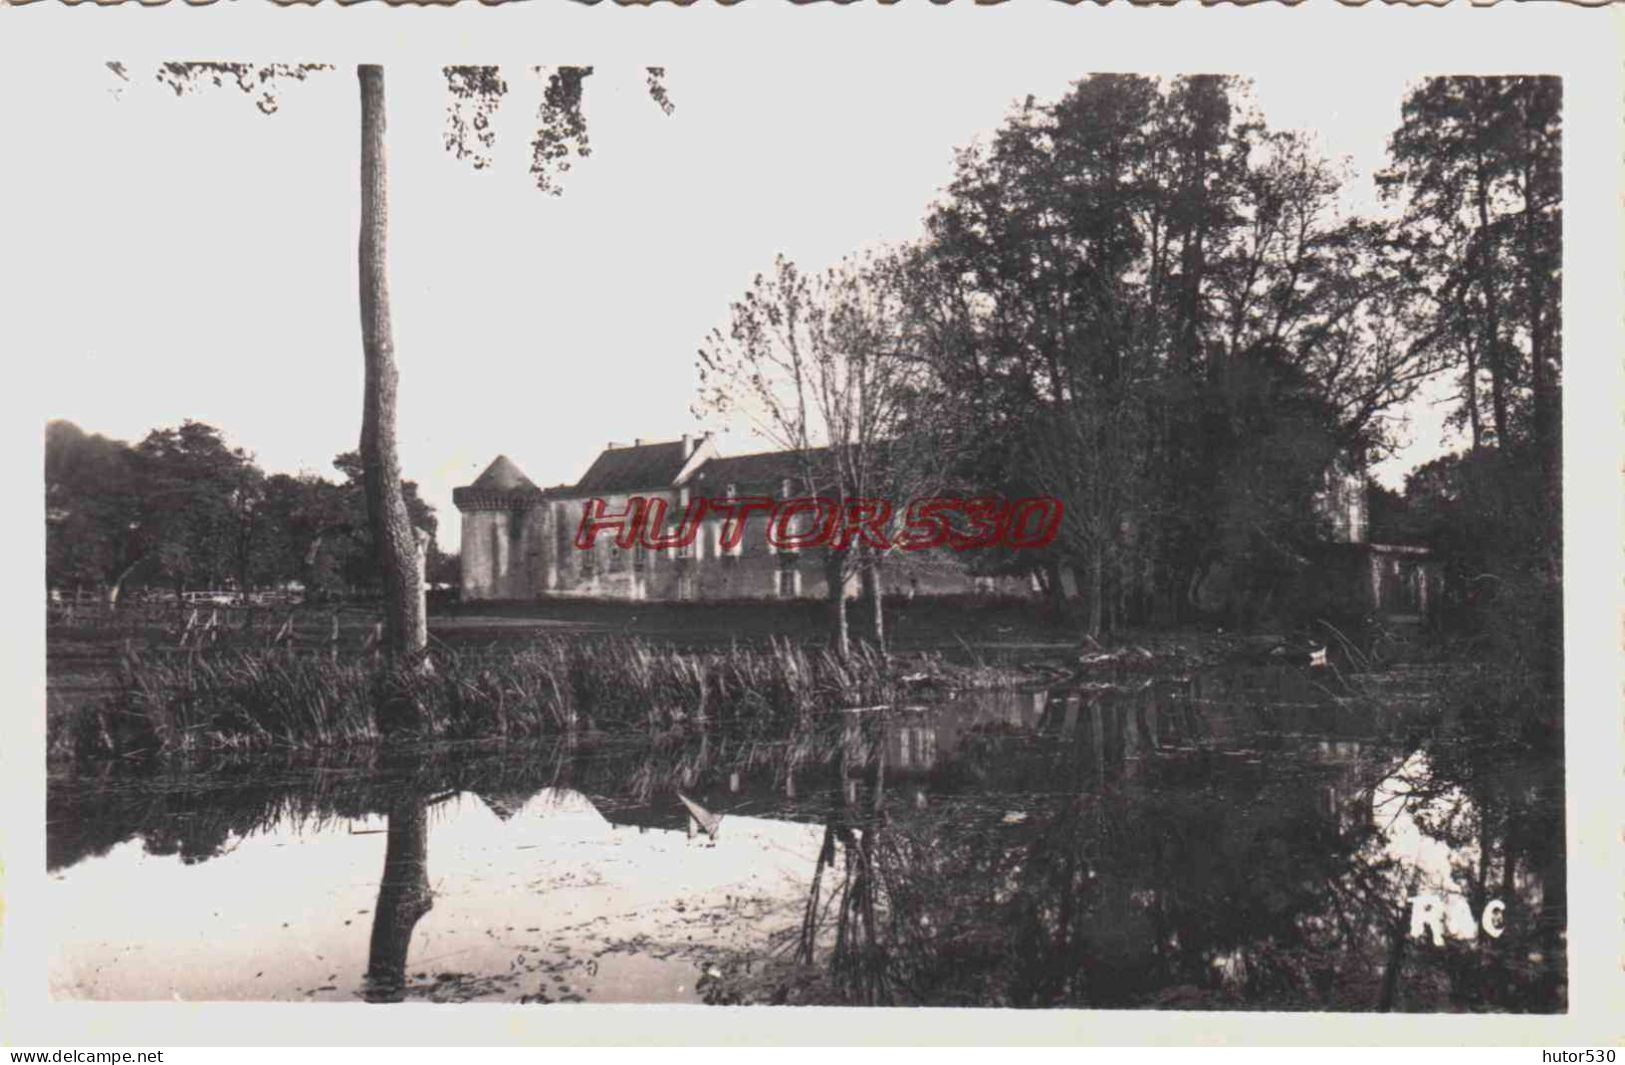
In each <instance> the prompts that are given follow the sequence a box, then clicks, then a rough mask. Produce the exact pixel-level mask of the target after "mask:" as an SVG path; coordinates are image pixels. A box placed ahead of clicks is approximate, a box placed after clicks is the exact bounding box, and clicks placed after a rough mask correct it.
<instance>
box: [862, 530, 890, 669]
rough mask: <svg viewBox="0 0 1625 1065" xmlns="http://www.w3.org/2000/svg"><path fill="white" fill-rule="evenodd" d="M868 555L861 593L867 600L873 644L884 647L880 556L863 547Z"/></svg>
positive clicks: (884, 634)
mask: <svg viewBox="0 0 1625 1065" xmlns="http://www.w3.org/2000/svg"><path fill="white" fill-rule="evenodd" d="M864 551H865V552H866V554H867V555H868V557H867V558H866V559H865V560H864V561H865V565H864V567H863V594H864V596H865V598H867V599H868V600H869V625H870V635H871V636H873V637H874V641H875V646H876V647H877V648H879V649H880V650H881V651H884V650H885V649H886V610H885V590H884V586H883V585H882V583H881V580H880V556H879V555H878V554H876V553H875V551H874V549H873V548H865V549H864Z"/></svg>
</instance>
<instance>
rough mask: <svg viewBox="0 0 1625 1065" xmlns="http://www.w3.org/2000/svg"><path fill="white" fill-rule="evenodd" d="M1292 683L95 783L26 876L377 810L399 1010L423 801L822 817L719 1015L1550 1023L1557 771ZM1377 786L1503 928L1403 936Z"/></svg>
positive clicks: (1557, 911)
mask: <svg viewBox="0 0 1625 1065" xmlns="http://www.w3.org/2000/svg"><path fill="white" fill-rule="evenodd" d="M1297 676H1298V678H1299V679H1297V680H1294V681H1292V682H1291V684H1292V685H1295V687H1291V686H1289V687H1286V688H1282V687H1280V686H1277V687H1275V688H1273V689H1269V690H1261V689H1259V688H1258V686H1257V684H1256V682H1255V681H1253V680H1250V679H1246V678H1240V679H1235V680H1223V679H1218V680H1215V679H1213V678H1205V677H1204V678H1200V679H1198V680H1197V681H1192V682H1180V683H1160V682H1159V683H1157V684H1145V685H1142V686H1139V687H1137V688H1135V689H1134V690H1132V691H1126V690H1124V689H1110V690H1074V691H1071V692H1047V693H1028V694H1020V695H1014V694H1011V693H1004V694H1002V695H999V696H998V697H997V698H994V697H992V696H990V697H989V700H991V701H989V700H984V701H982V702H977V701H975V700H966V701H965V702H964V703H963V704H961V705H960V706H958V707H957V708H954V709H951V710H945V711H944V712H943V713H941V714H938V715H934V716H932V717H924V716H922V715H919V714H909V713H896V714H891V713H867V714H852V715H831V716H830V717H828V718H827V719H825V720H823V721H821V722H818V723H816V724H814V725H811V726H808V727H807V728H805V729H803V730H801V731H798V732H796V733H794V734H791V735H788V736H784V737H779V738H777V739H773V740H768V739H763V738H760V737H758V738H753V739H750V740H739V739H736V738H731V737H729V736H726V735H723V734H716V733H712V734H706V733H698V732H696V733H686V734H680V735H663V736H657V737H645V738H643V739H640V740H637V741H608V740H601V741H587V740H582V741H580V742H577V743H571V742H560V743H554V744H547V745H538V746H534V747H526V748H509V749H505V750H502V751H497V752H494V751H491V750H477V749H471V750H466V751H448V750H444V749H442V750H439V751H435V752H427V753H425V752H420V753H416V754H403V753H398V752H397V753H392V754H388V755H386V754H384V753H383V752H361V753H352V754H350V755H347V756H344V757H342V758H340V759H338V760H337V761H332V760H324V761H321V762H318V763H314V764H312V763H307V762H303V761H300V760H288V761H286V762H283V763H280V764H274V765H273V764H268V763H266V762H264V761H263V760H261V761H257V762H255V763H253V764H252V765H247V766H221V767H217V768H216V769H215V770H214V771H212V772H203V773H200V772H196V771H195V767H194V768H193V770H192V771H186V772H179V771H177V772H174V773H173V775H170V774H168V773H164V772H156V773H155V772H149V773H146V774H141V773H133V772H129V771H122V772H118V771H114V770H111V769H110V770H108V771H107V773H106V775H105V778H104V779H78V780H75V781H66V780H56V781H53V782H52V784H51V787H50V789H49V793H48V804H49V806H50V823H51V824H50V832H49V834H48V839H49V846H48V850H49V861H50V864H51V866H52V867H53V868H57V867H60V866H63V865H70V864H72V863H74V862H76V861H79V860H81V859H83V858H84V857H86V856H89V855H93V854H99V853H103V852H105V851H106V850H107V849H108V848H109V847H111V846H113V845H115V844H117V843H119V842H121V841H124V840H130V839H139V840H140V841H141V842H142V845H143V846H144V847H145V848H146V849H147V850H148V851H149V852H152V853H156V854H177V855H179V856H180V857H181V858H182V860H184V861H202V860H207V859H208V858H210V857H212V856H214V855H217V854H220V853H222V852H223V851H225V850H226V849H229V848H230V847H231V846H234V845H235V844H236V842H237V841H239V840H241V839H242V838H244V837H246V836H250V835H253V834H254V833H257V832H260V831H264V830H266V829H268V828H270V827H271V826H273V825H279V824H280V825H287V824H296V825H297V824H303V825H306V826H309V827H316V828H319V827H322V826H324V825H325V824H326V823H327V822H329V821H332V820H335V819H353V818H362V817H371V816H377V815H384V816H386V817H387V819H388V821H387V823H388V832H389V836H388V842H387V845H386V852H387V853H386V859H385V863H384V872H383V876H382V877H381V883H380V891H379V898H378V904H377V908H376V910H375V918H374V920H375V925H374V928H373V939H372V949H371V952H370V956H369V968H368V974H367V975H368V979H367V985H366V994H367V997H369V998H372V999H375V1000H384V1001H388V1000H394V999H398V998H399V997H401V995H402V994H403V993H404V984H405V979H404V973H405V967H406V957H407V952H408V948H409V944H410V941H411V937H412V933H413V929H414V928H415V926H416V925H417V923H418V921H419V920H420V919H421V917H422V916H423V914H424V913H426V912H427V911H428V909H429V907H430V905H431V904H432V900H431V896H430V892H429V888H428V877H427V871H426V865H427V860H428V856H427V854H426V849H427V842H426V841H427V832H428V826H429V825H430V824H431V823H432V820H433V818H434V816H435V813H434V809H435V805H436V800H437V799H439V798H442V797H445V796H447V795H453V794H458V793H471V794H476V795H479V796H481V797H482V798H485V799H486V801H487V804H488V805H491V806H492V808H493V809H494V810H498V811H499V813H500V811H503V810H506V811H509V812H510V813H511V811H513V810H515V809H518V808H519V807H521V806H523V805H524V803H525V802H526V800H527V799H528V798H529V797H530V796H532V795H534V794H536V793H537V792H538V791H540V790H542V789H544V788H570V789H573V790H576V791H579V792H581V793H583V794H585V795H587V796H589V797H591V798H592V800H593V801H594V803H595V804H597V805H598V806H599V807H600V808H601V809H603V810H604V811H605V812H606V814H607V815H608V816H610V817H611V818H612V820H613V819H615V818H617V817H622V816H630V815H627V814H625V813H624V811H625V810H627V809H630V808H653V807H657V806H660V804H662V803H666V804H667V805H670V806H672V807H673V810H674V811H675V810H677V809H678V808H677V807H676V806H675V800H674V798H673V797H674V795H675V791H676V790H677V789H679V788H682V789H685V791H687V792H688V793H689V794H691V795H695V796H698V797H699V798H700V800H701V801H703V802H705V803H707V804H711V805H713V806H714V807H715V808H718V809H722V810H724V811H726V810H729V809H734V808H741V809H748V810H749V811H750V812H751V813H752V814H754V815H755V816H768V817H781V818H791V819H797V820H813V821H818V822H821V823H822V824H823V826H824V833H823V838H822V846H821V848H820V853H819V854H818V856H817V858H816V861H815V862H814V863H813V865H812V867H811V868H809V870H808V881H807V895H806V899H805V903H804V906H803V908H802V918H801V921H800V925H799V927H798V928H795V929H793V930H788V931H789V935H790V949H789V951H788V955H787V957H786V958H785V959H781V960H782V961H783V962H784V963H783V964H778V965H767V966H756V967H755V968H754V969H753V972H754V975H753V977H752V981H753V983H752V984H751V985H750V986H743V985H742V986H738V987H730V988H728V989H726V990H725V991H724V992H722V993H719V994H718V995H717V999H718V1000H719V1001H785V1002H809V1003H811V1002H819V1003H861V1004H896V1005H908V1004H934V1005H987V1004H999V1005H1011V1006H1032V1007H1036V1006H1057V1005H1076V1006H1097V1007H1120V1008H1132V1007H1180V1008H1265V1007H1268V1008H1278V1009H1440V1008H1454V1009H1473V1008H1497V1009H1539V1010H1549V1009H1558V1008H1561V1006H1562V1001H1563V993H1564V982H1563V971H1564V970H1563V960H1562V959H1563V936H1564V916H1563V907H1562V899H1563V897H1564V880H1563V850H1562V846H1563V844H1562V839H1563V833H1562V805H1563V804H1562V771H1561V763H1560V761H1559V760H1558V758H1557V756H1556V753H1555V749H1554V748H1552V747H1551V746H1550V743H1549V742H1546V743H1542V742H1536V741H1532V740H1530V739H1529V737H1527V736H1520V737H1515V739H1516V742H1508V741H1506V737H1500V738H1497V737H1496V736H1494V735H1490V736H1486V735H1484V734H1483V730H1482V729H1481V728H1479V727H1478V726H1476V725H1472V724H1471V723H1460V722H1450V721H1445V722H1442V723H1441V722H1438V721H1435V722H1433V727H1432V731H1431V732H1426V733H1424V732H1420V731H1419V730H1416V729H1415V727H1414V722H1410V723H1407V721H1406V720H1405V719H1404V718H1403V716H1402V715H1394V714H1390V713H1388V712H1387V711H1385V710H1384V709H1383V708H1382V707H1380V706H1379V707H1373V706H1372V705H1369V704H1368V703H1365V702H1361V701H1359V700H1347V699H1345V700H1343V701H1342V702H1339V701H1338V700H1337V699H1329V698H1323V697H1320V695H1319V694H1317V693H1316V692H1315V691H1314V690H1312V687H1306V686H1305V682H1303V680H1302V675H1297ZM1321 694H1323V693H1321ZM1001 700H1002V701H1001ZM989 707H992V710H991V711H990V710H989ZM1475 729H1476V731H1474V730H1475ZM1418 754H1421V755H1422V756H1423V757H1420V758H1418V757H1416V755H1418ZM335 770H342V771H335ZM1401 779H1402V781H1403V784H1402V788H1401V786H1400V785H1397V784H1394V783H1393V782H1394V781H1396V780H1401ZM1384 781H1388V782H1389V784H1387V785H1384ZM1383 786H1386V788H1387V790H1386V791H1385V792H1383V794H1388V795H1390V796H1391V794H1392V793H1394V792H1396V791H1398V790H1403V792H1404V794H1403V795H1402V796H1400V799H1399V801H1400V803H1401V805H1402V806H1403V807H1404V808H1405V809H1406V810H1408V811H1411V815H1412V820H1413V821H1414V823H1415V824H1416V826H1417V828H1418V830H1419V831H1420V832H1421V833H1422V834H1423V835H1425V836H1427V837H1428V838H1430V839H1434V840H1437V841H1439V842H1440V843H1442V844H1444V845H1445V846H1446V847H1447V848H1448V850H1449V853H1450V854H1451V855H1453V856H1454V857H1453V860H1452V865H1451V869H1450V871H1449V883H1450V884H1451V885H1453V886H1454V887H1455V889H1457V890H1459V891H1460V892H1461V893H1462V894H1463V895H1465V896H1466V897H1467V898H1468V900H1469V902H1470V904H1471V907H1472V910H1473V912H1474V913H1475V914H1478V913H1482V911H1483V906H1484V904H1485V902H1487V901H1488V900H1489V899H1490V898H1492V897H1498V898H1501V899H1504V900H1505V901H1506V902H1507V905H1508V922H1507V930H1506V933H1505V934H1504V935H1503V936H1501V937H1500V938H1499V939H1491V938H1490V937H1488V936H1480V937H1479V938H1478V939H1476V940H1474V941H1470V942H1469V941H1451V942H1449V943H1447V944H1446V945H1445V946H1444V947H1442V948H1440V947H1435V946H1433V945H1432V944H1431V943H1418V942H1413V941H1411V940H1410V939H1409V936H1408V932H1409V914H1408V909H1407V907H1406V899H1407V898H1408V895H1409V893H1410V892H1412V891H1414V890H1417V889H1418V887H1417V885H1418V882H1419V880H1418V870H1417V869H1415V868H1413V867H1412V866H1411V865H1408V864H1407V862H1406V860H1405V859H1404V856H1403V855H1396V854H1395V853H1393V850H1392V847H1391V846H1390V845H1389V840H1388V837H1387V836H1386V835H1385V833H1384V830H1385V828H1387V827H1389V826H1388V822H1387V813H1388V812H1387V811H1386V810H1379V809H1375V808H1374V806H1373V802H1374V796H1375V795H1376V794H1377V793H1378V792H1379V791H1381V790H1382V787H1383ZM662 816H664V815H662ZM674 816H676V815H675V814H674ZM677 823H678V822H676V821H673V823H672V825H671V826H670V827H675V826H676V824H677Z"/></svg>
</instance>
